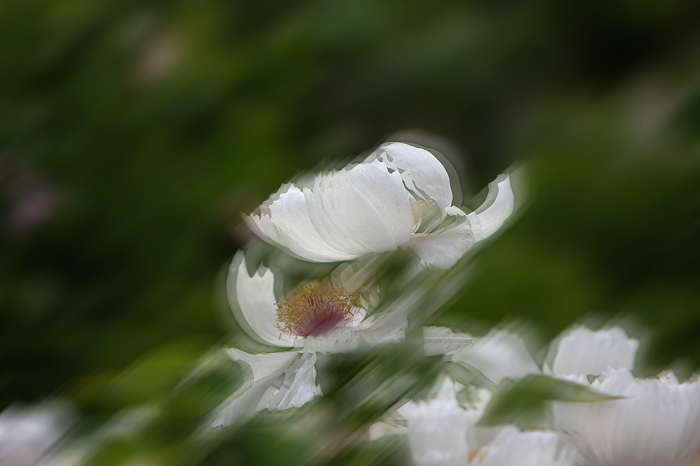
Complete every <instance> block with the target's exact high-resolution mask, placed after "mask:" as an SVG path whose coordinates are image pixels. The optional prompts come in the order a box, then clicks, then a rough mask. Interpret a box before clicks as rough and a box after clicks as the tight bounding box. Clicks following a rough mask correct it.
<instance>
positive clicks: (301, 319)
mask: <svg viewBox="0 0 700 466" xmlns="http://www.w3.org/2000/svg"><path fill="white" fill-rule="evenodd" d="M352 308H353V302H352V299H351V298H350V296H348V294H347V293H345V291H343V290H341V289H338V288H336V287H334V286H331V285H322V284H320V283H318V282H313V283H310V284H309V285H305V286H301V287H299V288H297V289H295V290H293V291H292V292H291V293H289V294H288V295H287V296H285V297H284V298H281V299H280V300H279V301H278V303H277V320H278V321H279V322H280V324H281V329H282V330H283V331H286V332H289V333H292V334H293V335H298V336H302V337H308V336H317V335H320V334H322V333H324V332H326V331H328V330H330V329H332V328H333V327H335V326H336V325H337V324H339V323H341V322H342V321H344V320H345V319H346V318H347V317H348V316H349V315H350V314H351V313H352Z"/></svg>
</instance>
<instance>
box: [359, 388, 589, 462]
mask: <svg viewBox="0 0 700 466" xmlns="http://www.w3.org/2000/svg"><path fill="white" fill-rule="evenodd" d="M460 387H461V385H460V384H457V383H455V382H453V381H452V380H451V379H450V378H449V377H447V378H445V380H444V381H443V383H442V386H441V387H440V389H439V391H438V393H437V395H436V396H434V397H433V398H431V399H429V400H426V401H418V402H409V403H407V404H405V405H404V406H402V407H401V408H399V409H398V410H397V414H398V415H399V416H400V417H401V418H403V420H405V421H406V427H399V428H391V427H390V426H388V425H387V424H386V423H377V424H375V425H373V426H372V427H371V428H370V438H372V439H376V438H379V437H381V436H383V435H390V434H404V435H407V437H408V445H409V448H410V450H411V457H412V458H413V461H414V463H415V464H416V465H417V466H477V465H478V466H510V465H512V466H515V465H518V466H574V465H575V464H576V461H577V459H578V455H577V453H576V450H575V449H574V448H573V446H572V445H571V443H570V442H569V441H568V439H567V438H566V437H565V436H563V435H562V434H560V433H558V432H552V431H543V430H540V431H527V432H521V431H520V430H518V429H517V428H515V427H512V426H506V427H503V428H500V429H496V434H495V435H494V432H493V429H492V428H484V427H480V426H479V425H478V424H477V423H478V421H479V419H480V418H481V416H482V415H483V413H484V409H485V408H486V405H487V404H488V402H489V400H490V398H491V394H490V393H489V391H488V390H486V389H479V390H475V392H476V393H475V394H473V395H472V396H474V397H476V398H477V400H476V402H474V403H467V404H460V403H458V402H457V396H456V394H457V392H458V390H459V388H460Z"/></svg>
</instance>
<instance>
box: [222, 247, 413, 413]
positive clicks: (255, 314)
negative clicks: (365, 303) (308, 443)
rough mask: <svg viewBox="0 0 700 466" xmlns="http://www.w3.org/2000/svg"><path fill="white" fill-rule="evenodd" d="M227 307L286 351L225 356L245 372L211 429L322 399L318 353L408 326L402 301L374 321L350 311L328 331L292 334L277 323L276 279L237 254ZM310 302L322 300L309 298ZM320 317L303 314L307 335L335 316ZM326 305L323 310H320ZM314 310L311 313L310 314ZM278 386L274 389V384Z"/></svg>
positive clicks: (255, 333) (400, 334) (391, 337)
mask: <svg viewBox="0 0 700 466" xmlns="http://www.w3.org/2000/svg"><path fill="white" fill-rule="evenodd" d="M227 291H228V293H227V294H228V298H229V304H230V305H231V309H232V310H233V312H234V315H235V316H236V318H237V320H238V322H239V323H240V324H241V326H242V327H243V329H244V330H245V331H246V332H247V333H248V334H249V335H250V336H251V337H252V338H254V339H256V340H257V341H259V342H260V343H264V344H266V345H270V346H273V347H277V348H285V349H287V351H282V352H271V353H261V354H249V353H246V352H244V351H241V350H239V349H236V348H230V349H227V350H226V351H227V353H228V355H229V356H230V357H231V358H232V359H233V360H234V361H236V362H238V363H239V364H240V365H241V367H242V368H243V370H244V375H245V377H244V379H245V380H244V383H243V386H242V387H241V388H240V389H239V390H238V391H237V392H236V393H234V394H233V395H232V396H231V397H230V398H229V399H228V400H227V401H226V402H225V403H224V407H223V408H222V409H221V410H220V411H219V413H218V415H217V417H216V419H215V420H214V423H213V425H214V426H223V425H229V424H232V423H234V422H236V421H238V420H240V419H242V418H244V417H245V416H246V415H248V414H250V413H251V412H253V411H256V410H262V409H269V410H284V409H288V408H292V407H301V406H303V405H304V404H306V403H307V402H309V401H311V400H312V399H313V398H314V397H315V396H317V395H320V394H321V388H320V387H319V386H318V385H317V384H316V381H315V380H316V368H315V363H316V360H317V353H319V354H328V353H346V352H350V351H354V350H357V349H359V348H367V347H372V346H375V345H381V344H387V343H392V342H397V341H400V340H402V339H403V338H404V334H405V329H406V325H407V320H406V310H407V306H405V305H404V304H405V303H402V302H401V301H397V302H396V303H394V305H393V306H392V307H391V308H390V309H387V311H386V312H384V313H382V314H381V315H379V316H371V317H368V318H365V316H366V311H365V310H364V309H359V308H354V309H353V313H352V314H348V315H347V317H346V318H342V319H336V320H337V321H336V320H331V321H330V322H331V324H332V325H331V326H330V327H328V328H324V329H323V331H321V332H320V333H318V334H316V333H313V334H309V335H303V334H294V333H292V332H290V331H289V330H287V329H285V328H284V327H283V326H282V322H281V321H280V320H279V304H278V303H279V297H277V296H275V275H274V274H273V272H272V270H270V269H269V268H267V267H263V266H261V267H260V268H259V269H258V270H257V271H256V272H255V273H254V274H253V275H252V276H251V275H250V274H249V273H248V267H247V264H246V261H245V255H244V253H243V252H242V251H239V252H238V253H237V254H236V256H235V257H234V259H233V262H232V263H231V266H230V267H229V274H228V278H227ZM311 298H319V299H322V298H324V297H323V296H322V295H321V296H315V295H312V296H311ZM322 304H323V306H321V307H320V311H322V312H321V313H320V314H308V313H307V314H303V313H304V312H305V311H308V310H307V309H299V310H298V312H300V313H302V315H301V317H303V318H307V319H309V322H310V325H311V326H312V327H310V328H311V330H314V329H315V328H316V327H317V326H316V325H314V324H315V323H316V322H315V321H314V319H315V320H316V321H318V322H317V323H319V324H324V323H326V322H327V321H328V320H327V318H336V317H337V316H336V315H335V314H330V315H328V314H323V312H324V311H325V312H332V311H334V310H335V309H333V307H332V303H331V304H330V305H329V304H327V303H325V302H324V303H322ZM324 306H325V307H324ZM314 310H315V309H314ZM280 379H281V380H280ZM276 382H279V386H276V385H275V383H276Z"/></svg>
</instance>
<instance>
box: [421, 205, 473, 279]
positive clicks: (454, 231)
mask: <svg viewBox="0 0 700 466" xmlns="http://www.w3.org/2000/svg"><path fill="white" fill-rule="evenodd" d="M447 211H448V212H449V213H451V214H452V213H456V212H459V213H460V214H461V215H459V214H458V215H456V217H457V219H456V221H455V224H454V225H450V226H449V227H447V228H445V229H442V230H439V231H436V232H433V233H427V234H425V233H418V234H414V235H412V236H411V240H410V243H409V244H410V246H411V249H413V251H415V253H416V254H418V257H420V258H421V261H422V262H423V263H424V264H426V265H429V266H431V267H435V268H438V269H448V268H450V267H452V266H453V265H455V263H457V261H458V260H459V259H461V258H462V256H463V255H464V253H465V252H467V250H468V249H469V248H470V247H472V245H473V244H474V236H473V235H472V226H471V224H470V223H469V221H468V220H467V217H466V216H465V214H464V212H462V211H461V210H459V209H457V208H448V209H447Z"/></svg>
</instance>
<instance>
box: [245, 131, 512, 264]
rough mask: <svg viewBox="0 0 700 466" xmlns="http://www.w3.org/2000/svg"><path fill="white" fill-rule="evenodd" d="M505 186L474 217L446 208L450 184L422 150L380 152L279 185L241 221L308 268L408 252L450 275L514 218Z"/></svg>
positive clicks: (394, 146) (498, 185)
mask: <svg viewBox="0 0 700 466" xmlns="http://www.w3.org/2000/svg"><path fill="white" fill-rule="evenodd" d="M513 206H514V198H513V191H512V189H511V185H510V179H509V178H508V176H506V175H502V176H500V177H499V178H498V179H497V180H496V181H494V182H492V183H491V184H490V185H489V195H488V198H487V200H486V201H485V202H484V204H483V205H482V206H481V207H480V208H479V209H477V210H476V211H475V212H472V213H469V214H466V213H465V212H463V211H462V210H460V209H459V208H457V207H455V206H452V190H451V187H450V178H449V175H448V174H447V171H446V170H445V167H444V166H443V165H442V164H441V163H440V162H439V161H438V160H437V159H436V158H435V157H434V156H433V155H432V154H431V153H430V152H428V151H427V150H425V149H421V148H418V147H414V146H411V145H408V144H404V143H397V142H395V143H388V144H385V145H382V146H380V147H379V148H378V149H377V150H376V151H375V152H374V153H373V154H371V155H370V156H369V157H368V158H367V159H366V160H365V161H364V162H362V163H359V164H356V165H351V166H348V167H346V168H344V169H342V170H339V171H334V172H331V173H327V174H321V175H318V176H316V177H315V178H314V180H313V183H312V184H311V186H309V187H304V188H303V189H300V188H298V187H297V186H295V185H293V184H290V185H284V186H282V188H281V189H280V191H279V192H277V193H276V194H275V195H273V196H272V197H270V199H269V200H267V201H266V202H265V203H263V204H262V205H261V206H260V207H259V208H258V209H257V210H256V211H255V212H254V213H253V214H251V215H250V216H247V217H246V221H247V223H248V225H249V226H250V227H251V229H252V230H253V231H254V232H256V234H258V235H259V236H260V237H262V238H263V239H265V240H267V241H269V242H271V243H273V244H275V245H277V246H281V247H283V248H285V249H286V250H287V251H288V252H290V253H292V254H294V255H296V256H298V257H300V258H302V259H305V260H309V261H314V262H334V261H345V260H353V259H357V258H359V257H361V256H363V255H365V254H368V253H380V252H386V251H393V250H396V249H397V248H404V247H407V246H410V247H411V248H412V249H413V250H414V251H415V252H416V253H417V254H418V256H420V258H421V260H422V261H423V262H424V263H425V264H428V265H430V266H433V267H437V268H449V267H451V266H452V265H454V264H455V262H457V260H459V258H461V257H462V255H463V254H464V253H465V252H466V251H467V249H469V248H470V247H471V246H472V245H473V244H474V243H475V242H477V241H481V240H484V239H486V238H487V237H489V236H491V235H492V234H493V233H495V232H496V231H497V230H498V229H499V228H500V227H501V225H502V224H503V223H504V222H505V220H506V219H507V218H508V217H509V216H510V215H511V213H512V212H513Z"/></svg>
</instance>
